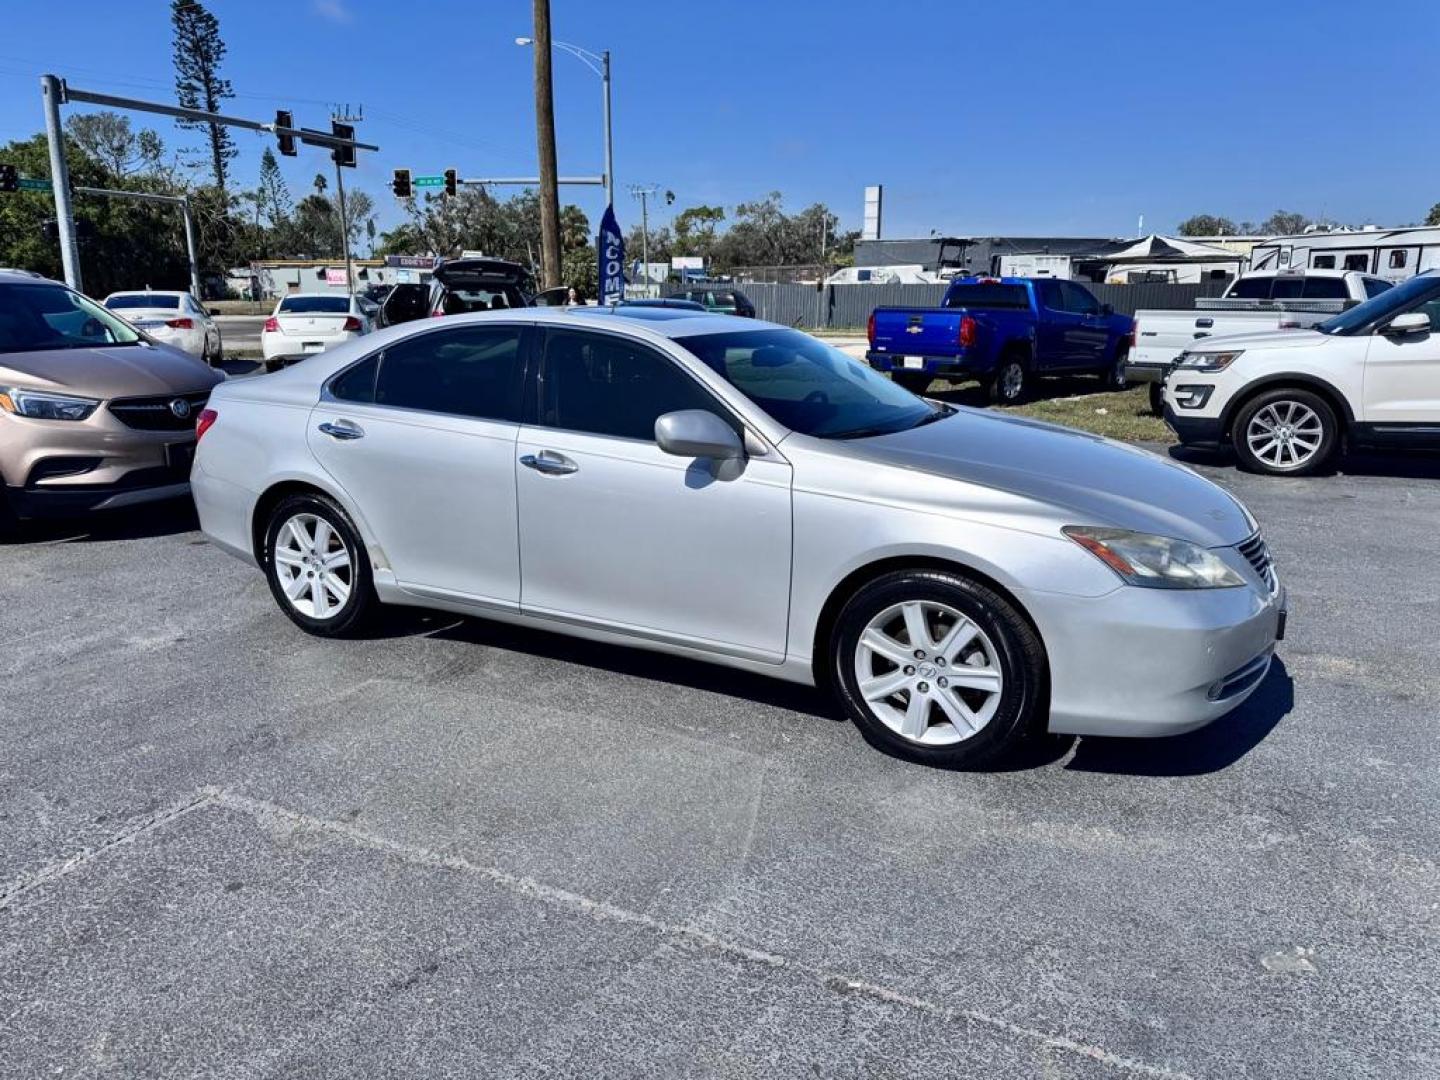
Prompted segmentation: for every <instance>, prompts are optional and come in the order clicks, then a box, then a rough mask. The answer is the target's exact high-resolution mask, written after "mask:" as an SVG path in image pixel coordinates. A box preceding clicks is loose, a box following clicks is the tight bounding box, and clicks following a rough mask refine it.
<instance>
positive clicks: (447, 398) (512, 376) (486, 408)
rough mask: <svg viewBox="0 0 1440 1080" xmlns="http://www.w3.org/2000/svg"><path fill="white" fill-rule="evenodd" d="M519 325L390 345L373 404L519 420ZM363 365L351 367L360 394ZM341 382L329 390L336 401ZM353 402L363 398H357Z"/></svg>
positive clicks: (468, 330) (383, 358) (452, 332)
mask: <svg viewBox="0 0 1440 1080" xmlns="http://www.w3.org/2000/svg"><path fill="white" fill-rule="evenodd" d="M523 334H524V328H523V327H520V326H465V327H460V328H458V329H454V330H437V331H433V332H431V333H425V334H416V335H415V336H414V337H409V338H406V339H405V340H404V341H398V342H396V343H395V344H394V345H391V346H390V347H389V348H388V349H386V350H385V352H384V353H383V354H381V356H380V358H379V371H378V372H377V374H376V376H375V383H374V398H373V400H374V402H375V404H376V405H388V406H391V407H393V408H397V409H418V410H421V411H423V412H434V413H447V414H449V415H452V416H471V417H475V418H477V419H483V420H518V419H519V405H518V403H519V397H520V370H521V357H522V353H521V348H520V346H521V341H522V336H523ZM364 366H365V365H364V364H361V365H359V367H356V368H352V369H351V370H350V371H349V372H346V376H347V377H348V376H350V375H352V374H355V376H356V383H355V390H356V392H358V393H363V392H364V381H363V380H364V376H363V375H360V374H356V373H358V372H359V371H360V370H361V369H362V368H363V367H364ZM339 388H340V380H337V381H336V383H334V384H332V386H331V392H332V393H333V394H335V396H336V397H339V396H340V394H339V392H338V390H339ZM353 400H364V399H363V398H357V399H353Z"/></svg>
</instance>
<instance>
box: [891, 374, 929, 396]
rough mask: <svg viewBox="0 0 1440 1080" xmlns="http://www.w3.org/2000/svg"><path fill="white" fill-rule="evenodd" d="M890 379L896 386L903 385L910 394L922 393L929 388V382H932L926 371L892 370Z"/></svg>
mask: <svg viewBox="0 0 1440 1080" xmlns="http://www.w3.org/2000/svg"><path fill="white" fill-rule="evenodd" d="M890 379H891V381H892V382H894V383H895V384H896V385H897V386H902V387H904V388H905V389H906V390H909V391H910V392H911V393H912V394H924V393H925V391H927V390H929V389H930V384H931V383H932V382H934V379H932V378H931V376H930V373H929V372H927V371H892V372H890Z"/></svg>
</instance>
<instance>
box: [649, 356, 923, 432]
mask: <svg viewBox="0 0 1440 1080" xmlns="http://www.w3.org/2000/svg"><path fill="white" fill-rule="evenodd" d="M675 343H676V344H677V345H679V346H681V347H682V348H684V349H685V350H687V351H688V352H690V353H692V354H694V355H695V356H696V357H698V358H699V359H700V360H701V362H703V363H704V364H705V365H706V366H707V367H708V368H710V369H711V370H712V371H714V372H716V373H717V374H718V375H720V376H722V377H723V378H724V379H725V381H726V382H728V383H730V385H731V386H733V387H735V389H737V390H739V391H740V392H741V393H742V394H744V395H745V396H746V397H747V398H749V399H750V400H751V401H753V402H754V403H755V404H756V405H757V406H758V407H759V408H760V409H762V410H763V411H764V412H765V413H766V415H768V416H770V417H771V418H772V419H773V420H775V421H776V422H777V423H779V424H781V425H783V426H785V427H787V428H790V429H791V430H792V431H798V432H800V433H801V434H804V435H814V436H817V437H819V438H858V437H861V436H866V435H883V434H890V433H893V432H896V431H904V430H906V429H907V428H912V427H915V426H916V425H917V424H921V423H925V422H927V421H929V420H932V419H937V418H938V417H940V416H943V415H948V413H945V412H939V411H937V410H936V409H935V408H934V407H932V406H930V405H927V404H926V403H925V402H924V401H922V400H921V399H920V398H918V397H916V396H915V395H914V394H911V393H910V392H909V391H908V390H904V389H902V388H901V387H899V386H897V385H896V384H895V383H893V382H891V381H890V380H889V379H887V378H886V377H885V376H884V375H881V374H880V373H879V372H877V371H874V370H872V369H871V368H870V367H868V366H867V365H865V364H862V363H860V362H859V361H857V360H854V359H852V358H851V357H849V356H846V355H845V354H844V353H843V352H841V351H840V350H839V349H836V348H833V347H831V346H829V345H826V344H825V343H824V342H823V341H819V340H817V339H816V338H813V337H811V336H810V335H809V334H804V333H801V332H800V331H799V330H746V331H738V332H734V333H724V334H700V335H695V336H692V337H681V338H676V339H675Z"/></svg>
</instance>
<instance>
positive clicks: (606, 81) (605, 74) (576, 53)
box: [515, 37, 615, 205]
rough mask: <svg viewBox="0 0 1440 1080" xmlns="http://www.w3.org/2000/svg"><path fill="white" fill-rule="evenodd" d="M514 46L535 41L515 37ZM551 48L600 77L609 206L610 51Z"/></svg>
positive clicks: (612, 199) (565, 46)
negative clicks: (573, 58)
mask: <svg viewBox="0 0 1440 1080" xmlns="http://www.w3.org/2000/svg"><path fill="white" fill-rule="evenodd" d="M515 44H516V45H534V44H535V39H534V38H528V37H517V38H516V39H515ZM550 44H551V46H553V47H554V48H556V49H562V50H564V51H565V52H567V53H569V54H570V55H571V56H573V57H575V59H577V60H579V61H580V62H581V63H582V64H584V65H585V66H586V67H588V68H589V69H590V70H591V71H593V72H594V73H595V74H596V75H599V76H600V89H601V92H602V94H603V102H602V104H603V107H604V112H603V114H602V115H603V117H604V125H605V201H606V202H607V203H610V204H611V205H613V204H614V202H615V175H614V173H613V171H612V169H611V159H610V50H609V49H606V50H605V51H604V52H603V53H593V52H591V51H590V50H589V49H582V48H581V47H580V46H579V45H571V44H570V43H569V42H565V41H552V42H551V43H550Z"/></svg>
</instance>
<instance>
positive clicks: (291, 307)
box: [280, 296, 350, 315]
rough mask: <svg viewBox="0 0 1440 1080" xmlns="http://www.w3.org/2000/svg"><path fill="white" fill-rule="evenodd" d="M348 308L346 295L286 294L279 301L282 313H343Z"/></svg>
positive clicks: (348, 302) (348, 303)
mask: <svg viewBox="0 0 1440 1080" xmlns="http://www.w3.org/2000/svg"><path fill="white" fill-rule="evenodd" d="M349 310H350V297H348V296H287V297H285V299H283V300H281V301H280V314H282V315H343V314H345V313H346V312H348V311H349Z"/></svg>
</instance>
